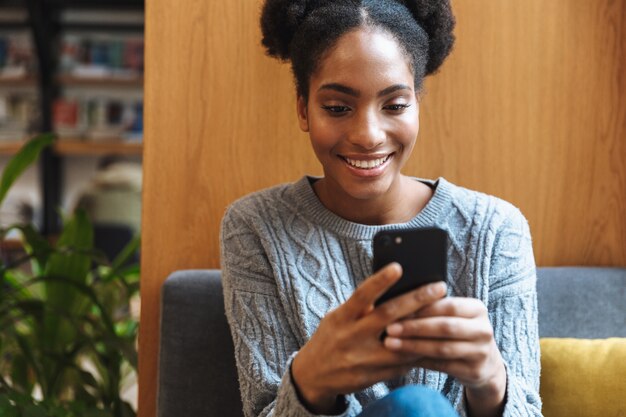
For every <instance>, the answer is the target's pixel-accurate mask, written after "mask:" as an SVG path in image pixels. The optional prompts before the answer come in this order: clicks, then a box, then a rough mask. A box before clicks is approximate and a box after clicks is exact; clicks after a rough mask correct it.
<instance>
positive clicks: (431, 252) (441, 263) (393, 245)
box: [373, 227, 448, 305]
mask: <svg viewBox="0 0 626 417" xmlns="http://www.w3.org/2000/svg"><path fill="white" fill-rule="evenodd" d="M373 246H374V271H378V270H379V269H381V268H382V267H384V266H386V265H388V264H390V263H391V262H398V263H399V264H400V265H401V266H402V277H401V278H400V280H399V281H398V282H396V283H395V284H394V285H393V286H392V287H391V288H389V290H387V292H386V293H385V294H383V295H382V296H381V297H380V298H379V299H378V300H376V305H379V304H381V303H384V302H385V301H387V300H389V299H391V298H394V297H397V296H398V295H400V294H404V293H406V292H408V291H411V290H413V289H415V288H417V287H419V286H421V285H424V284H429V283H431V282H437V281H445V280H446V276H447V266H448V256H447V255H448V232H446V231H445V230H443V229H439V228H435V227H432V228H418V229H404V230H382V231H380V232H378V233H376V235H375V236H374V242H373Z"/></svg>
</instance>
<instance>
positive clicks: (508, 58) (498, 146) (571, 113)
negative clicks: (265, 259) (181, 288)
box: [139, 0, 626, 417]
mask: <svg viewBox="0 0 626 417" xmlns="http://www.w3.org/2000/svg"><path fill="white" fill-rule="evenodd" d="M259 7H260V0H254V1H252V0H232V1H228V2H216V1H201V0H195V1H189V2H185V4H184V5H181V3H180V2H175V1H172V0H149V1H147V2H146V12H147V13H146V42H147V48H146V83H145V102H146V110H145V118H146V119H145V126H146V128H145V151H144V169H145V177H144V178H145V180H144V181H145V182H144V213H143V222H144V223H143V248H142V251H143V253H142V289H141V293H142V313H141V328H140V362H139V366H140V369H139V372H140V380H139V383H140V385H139V403H140V416H142V417H149V416H150V417H152V416H154V415H155V388H156V377H157V369H156V364H157V353H158V314H159V312H158V303H159V291H160V285H161V283H162V282H163V280H164V279H165V278H166V276H167V275H168V274H169V273H170V272H172V271H174V270H176V269H181V268H205V267H218V266H219V259H218V258H219V253H218V247H219V245H218V233H219V221H220V219H221V216H222V213H223V210H224V208H225V206H226V205H227V204H228V203H230V202H231V201H233V200H234V199H235V198H237V197H239V196H241V195H244V194H247V193H249V192H251V191H253V190H257V189H260V188H263V187H267V186H270V185H272V184H276V183H279V182H285V181H292V180H296V179H297V178H299V177H300V176H301V175H302V174H303V173H304V172H307V173H311V174H320V173H321V170H320V168H319V167H318V165H317V163H316V160H315V157H314V155H313V153H312V151H311V150H310V149H309V145H308V139H307V137H306V135H304V134H302V133H301V132H300V131H299V129H298V127H297V123H296V117H295V97H294V96H293V87H292V82H291V76H290V72H289V67H288V66H287V65H284V64H280V63H277V62H275V61H273V60H271V59H269V58H266V57H264V55H263V50H262V48H261V47H260V32H259V29H258V24H257V22H258V13H259ZM454 7H455V11H456V14H457V19H458V28H457V38H458V41H457V44H456V47H455V50H454V52H453V54H452V55H451V57H450V59H449V60H448V62H446V64H445V65H444V67H443V69H442V70H441V72H440V73H439V74H438V75H437V76H436V77H434V78H432V79H431V80H429V81H428V82H427V83H426V87H427V91H426V94H425V95H424V98H423V100H422V104H421V126H422V130H421V132H420V136H419V142H418V145H417V146H416V149H415V153H414V155H413V157H412V159H411V161H410V162H409V164H408V166H407V168H406V172H407V173H409V174H412V175H418V176H423V177H437V176H440V175H442V176H445V177H446V178H448V179H449V180H451V181H453V182H456V183H458V184H461V185H465V186H467V187H470V188H474V189H478V190H482V191H485V192H487V193H491V194H495V195H498V196H501V197H503V198H505V199H507V200H509V201H511V202H513V203H514V204H515V205H517V206H518V207H520V208H521V209H522V211H523V212H524V214H525V215H526V216H527V218H528V219H529V221H530V225H531V230H532V232H533V235H534V246H535V253H536V257H537V261H538V263H539V264H540V265H563V264H585V265H626V101H625V97H626V51H625V42H626V41H625V40H626V33H625V32H626V0H596V1H593V2H588V1H584V0H554V1H551V2H545V1H542V0H528V1H525V2H515V1H501V0H484V1H480V2H477V1H472V0H457V1H455V2H454Z"/></svg>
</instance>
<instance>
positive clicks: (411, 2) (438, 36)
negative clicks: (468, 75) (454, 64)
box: [400, 0, 456, 75]
mask: <svg viewBox="0 0 626 417" xmlns="http://www.w3.org/2000/svg"><path fill="white" fill-rule="evenodd" d="M400 3H402V4H404V5H405V6H406V8H407V9H409V10H410V12H411V14H412V15H413V18H414V19H415V20H416V21H417V23H419V25H420V26H421V27H422V28H423V29H424V30H425V31H426V33H427V34H428V63H427V64H426V75H429V74H432V73H434V72H435V71H437V69H439V67H440V66H441V64H442V63H443V61H444V60H445V59H446V57H447V56H448V54H450V51H451V50H452V46H453V45H454V39H455V38H454V33H453V32H452V31H453V30H454V25H455V23H456V22H455V19H454V15H453V14H452V8H451V6H450V0H401V1H400Z"/></svg>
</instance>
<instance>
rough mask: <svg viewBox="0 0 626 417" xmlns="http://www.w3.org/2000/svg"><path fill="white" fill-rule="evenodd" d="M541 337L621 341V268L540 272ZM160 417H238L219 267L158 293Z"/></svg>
mask: <svg viewBox="0 0 626 417" xmlns="http://www.w3.org/2000/svg"><path fill="white" fill-rule="evenodd" d="M537 273H538V281H537V293H538V302H539V334H540V336H541V337H575V338H588V339H599V338H606V337H626V318H625V314H624V308H625V307H624V306H626V268H579V267H563V268H539V269H538V272H537ZM157 401H158V416H159V417H180V416H207V417H208V416H220V417H224V416H228V417H231V416H232V417H239V416H243V413H242V411H241V410H242V406H241V399H240V396H239V388H238V382H237V372H236V369H235V359H234V356H233V344H232V339H231V335H230V330H229V328H228V324H227V323H226V317H225V315H224V302H223V297H222V285H221V281H220V272H219V271H218V270H190V271H178V272H175V273H173V274H172V275H171V276H170V277H169V278H168V279H167V280H166V282H165V284H164V285H163V289H162V294H161V342H160V354H159V381H158V400H157Z"/></svg>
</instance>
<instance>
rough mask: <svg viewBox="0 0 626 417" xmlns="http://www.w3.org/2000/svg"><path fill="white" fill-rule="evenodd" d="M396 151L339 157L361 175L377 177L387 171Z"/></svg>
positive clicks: (353, 172)
mask: <svg viewBox="0 0 626 417" xmlns="http://www.w3.org/2000/svg"><path fill="white" fill-rule="evenodd" d="M393 156H394V153H389V154H384V155H380V154H378V155H355V156H352V155H351V156H349V157H348V156H344V155H339V158H340V159H341V160H342V161H344V163H345V164H346V167H347V168H348V170H349V171H350V172H351V173H352V174H353V175H357V176H360V177H377V176H379V175H382V174H383V173H384V172H385V169H386V168H387V167H388V166H389V164H390V161H391V159H392V158H393Z"/></svg>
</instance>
